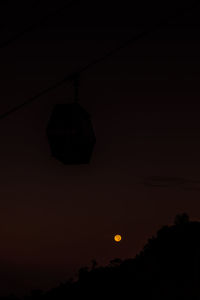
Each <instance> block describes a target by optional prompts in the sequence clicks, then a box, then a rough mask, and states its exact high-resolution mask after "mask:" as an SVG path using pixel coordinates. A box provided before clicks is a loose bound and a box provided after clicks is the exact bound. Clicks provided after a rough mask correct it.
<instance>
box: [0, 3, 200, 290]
mask: <svg viewBox="0 0 200 300" xmlns="http://www.w3.org/2000/svg"><path fill="white" fill-rule="evenodd" d="M8 2H9V1H8ZM16 2H17V1H16ZM28 2H29V3H28V4H27V6H26V7H24V8H23V9H24V10H25V12H26V13H23V12H22V7H23V5H22V4H21V3H20V2H19V3H18V5H16V4H15V5H16V7H15V6H14V7H13V8H11V7H9V6H8V4H9V3H7V4H6V2H5V3H4V4H0V16H1V22H0V25H1V24H2V26H1V32H0V44H2V43H3V42H6V41H7V40H9V39H10V38H12V37H13V36H15V34H16V33H19V32H20V31H21V30H23V29H24V28H27V26H29V24H34V22H36V23H37V22H39V20H41V19H42V18H43V17H44V16H45V15H48V14H51V13H53V12H54V11H56V10H58V9H59V8H61V7H62V6H63V5H64V3H66V2H67V1H51V3H49V2H48V1H41V2H40V1H33V0H32V1H28ZM93 2H95V4H94V3H93ZM107 2H109V1H107ZM160 2H161V1H160ZM160 2H158V1H152V2H151V5H150V4H149V7H147V6H146V7H145V6H144V3H142V1H141V3H140V5H139V4H138V5H136V4H135V9H132V10H131V9H130V7H129V6H130V4H129V3H128V2H127V3H126V1H125V2H123V4H121V5H123V6H122V7H121V6H120V5H119V4H113V3H114V2H112V5H111V2H110V5H106V1H89V0H87V1H77V4H75V5H74V6H72V7H71V8H69V9H63V10H62V9H61V12H60V13H58V14H57V15H55V16H54V17H51V18H50V19H48V20H46V22H45V23H44V24H43V25H42V26H39V27H38V28H37V29H35V30H33V31H32V32H30V33H27V34H24V36H22V37H21V38H20V39H18V40H16V41H14V42H13V43H10V44H9V45H7V46H6V47H4V48H0V53H1V55H0V79H1V88H0V113H4V112H6V111H7V110H9V109H11V108H12V107H13V106H15V105H18V104H20V103H22V102H24V101H26V100H27V99H29V98H30V97H32V96H34V95H35V94H37V93H38V92H40V91H41V90H42V89H44V88H48V87H49V86H51V85H52V84H54V83H55V82H57V81H59V80H60V79H62V78H63V77H65V76H66V75H68V74H70V73H71V72H73V71H75V70H77V69H79V68H82V67H83V66H85V65H87V64H88V63H90V62H91V61H92V60H93V59H96V58H98V57H101V56H102V55H104V54H106V53H107V52H108V51H110V50H112V49H114V48H116V47H118V46H119V45H120V44H122V43H123V42H125V41H126V40H127V39H129V38H131V37H132V36H133V35H134V34H138V33H140V32H142V31H143V30H146V29H148V28H149V27H150V25H151V24H156V23H157V22H159V20H162V18H166V17H168V16H170V15H173V11H176V9H177V8H178V7H180V8H183V7H185V8H187V7H188V9H185V11H184V12H183V13H182V15H180V16H178V17H174V18H171V21H170V22H169V24H168V25H166V26H164V27H162V28H159V29H158V30H156V31H154V32H152V33H150V34H149V35H148V37H145V38H143V39H141V40H140V41H137V42H136V43H133V44H132V45H131V46H129V47H127V48H124V49H123V50H121V51H119V52H118V53H116V54H115V55H113V56H112V57H110V58H108V59H107V60H105V61H104V62H101V63H100V64H97V65H95V66H93V67H92V68H91V69H89V70H88V71H86V72H85V73H83V74H82V75H81V82H80V83H81V85H80V104H81V105H82V106H83V107H84V108H85V109H86V110H87V111H88V112H89V113H90V114H91V118H92V122H93V126H94V130H95V133H96V140H97V141H96V145H95V148H94V152H93V156H92V160H91V163H90V164H89V165H80V166H77V165H76V166H68V165H62V164H61V163H60V162H58V161H57V160H55V159H54V158H53V157H51V153H50V148H49V145H48V142H47V137H46V131H45V130H46V126H47V123H48V120H49V117H50V114H51V111H52V109H53V106H54V104H56V103H68V102H71V101H73V86H72V85H69V84H66V85H63V86H62V87H59V88H58V89H55V90H54V91H52V92H50V93H48V94H46V95H45V96H42V97H41V98H38V99H37V100H36V101H35V102H34V103H32V104H30V105H28V106H26V107H24V108H23V109H21V110H19V111H18V112H16V113H13V114H11V115H9V116H8V117H7V118H5V119H3V120H1V121H0V137H1V145H0V187H1V188H0V195H1V196H0V199H1V201H0V245H1V246H0V266H1V267H0V278H1V286H0V294H4V293H5V294H7V293H8V292H10V291H13V292H16V293H17V292H24V291H25V292H26V291H29V290H30V289H32V288H44V289H46V288H51V287H54V286H56V285H57V284H58V283H59V282H60V281H64V280H67V279H68V278H69V277H74V276H75V275H76V274H77V271H78V269H79V268H80V267H83V266H87V265H88V266H90V265H91V260H92V259H95V260H97V262H98V263H99V264H107V263H109V261H110V260H111V259H114V258H116V257H119V258H130V257H134V256H135V255H136V254H137V253H138V252H139V251H140V250H142V247H143V246H144V245H145V243H146V242H147V240H148V238H150V237H151V236H152V235H154V234H155V233H156V231H157V230H158V229H159V228H160V227H161V226H163V225H166V224H171V223H172V222H173V220H174V217H175V215H176V214H177V213H180V212H187V213H188V214H189V216H190V218H191V219H192V220H199V218H200V201H199V197H200V117H199V116H200V113H199V109H200V104H199V99H200V89H199V77H200V54H199V53H200V34H199V33H200V27H199V26H200V21H199V12H200V7H199V6H198V7H197V8H195V9H189V8H190V7H192V3H194V1H182V2H180V3H181V4H180V3H178V1H169V2H168V5H167V6H165V5H164V4H162V5H161V4H159V3H160ZM159 5H160V6H159ZM144 7H145V8H144ZM14 25H15V26H14ZM117 233H119V234H121V235H122V237H123V239H122V242H121V243H118V244H116V243H115V242H114V240H113V237H114V235H115V234H117Z"/></svg>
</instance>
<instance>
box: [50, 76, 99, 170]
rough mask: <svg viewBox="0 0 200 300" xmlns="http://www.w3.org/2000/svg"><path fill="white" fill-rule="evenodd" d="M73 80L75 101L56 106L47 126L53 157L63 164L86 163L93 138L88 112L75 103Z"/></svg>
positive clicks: (94, 140) (76, 95)
mask: <svg viewBox="0 0 200 300" xmlns="http://www.w3.org/2000/svg"><path fill="white" fill-rule="evenodd" d="M77 89H78V83H77V79H76V80H75V101H74V102H73V103H64V104H56V105H55V107H54V108H53V111H52V114H51V116H50V119H49V122H48V125H47V129H46V132H47V138H48V142H49V145H50V149H51V153H52V156H54V157H55V158H56V159H57V160H59V161H61V162H62V163H63V164H88V163H89V162H90V160H91V156H92V152H93V148H94V145H95V143H96V137H95V133H94V130H93V126H92V122H91V119H90V115H89V113H88V112H87V111H86V110H85V109H84V108H83V107H82V106H81V105H80V104H79V103H78V101H77V100H78V91H77Z"/></svg>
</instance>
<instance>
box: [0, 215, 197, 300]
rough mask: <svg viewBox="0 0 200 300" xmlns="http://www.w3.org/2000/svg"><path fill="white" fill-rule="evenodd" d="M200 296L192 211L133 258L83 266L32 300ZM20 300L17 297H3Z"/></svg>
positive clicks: (178, 216) (181, 217)
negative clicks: (72, 276)
mask: <svg viewBox="0 0 200 300" xmlns="http://www.w3.org/2000/svg"><path fill="white" fill-rule="evenodd" d="M115 297H121V298H122V299H163V300H165V299H195V300H196V299H200V222H194V221H190V220H189V217H188V215H187V214H185V213H184V214H180V215H177V216H176V217H175V221H174V224H173V225H172V226H163V227H162V228H161V229H160V230H158V232H157V234H156V236H153V237H152V238H150V239H149V240H148V242H147V244H146V245H145V246H144V248H143V250H142V251H141V252H140V253H139V254H138V255H136V257H135V258H133V259H126V260H121V259H119V258H116V259H113V260H112V261H110V264H109V265H107V266H106V267H101V266H100V267H98V265H97V263H96V262H95V261H93V262H92V268H88V267H83V268H81V269H80V270H79V276H78V279H77V280H76V281H73V280H70V281H68V282H65V283H61V284H60V285H59V286H58V287H56V288H53V289H51V290H49V291H47V292H43V291H41V290H34V291H32V292H31V293H30V295H28V296H26V297H24V299H27V300H28V299H29V300H37V299H38V300H51V299H55V300H56V299H57V300H60V299H83V298H84V299H114V298H115ZM3 299H4V300H8V299H10V300H11V299H13V300H14V299H17V298H16V297H14V296H10V297H7V298H0V300H3Z"/></svg>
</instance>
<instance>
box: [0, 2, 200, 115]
mask: <svg viewBox="0 0 200 300" xmlns="http://www.w3.org/2000/svg"><path fill="white" fill-rule="evenodd" d="M194 3H195V5H194V6H192V8H191V9H193V8H196V4H197V6H199V5H200V3H199V1H195V2H194ZM183 11H185V9H183ZM187 11H188V9H187ZM177 16H178V15H175V16H172V17H170V18H169V19H166V20H162V21H161V22H159V23H158V24H156V25H154V26H152V28H151V30H148V31H147V30H146V31H144V32H142V33H139V34H138V35H136V36H135V35H134V36H132V37H131V38H130V39H128V40H126V41H125V42H124V43H122V44H121V45H120V46H118V47H116V48H115V49H112V50H111V51H109V52H107V53H106V54H105V55H103V56H101V57H99V58H97V59H94V60H93V61H91V62H90V63H89V64H87V65H86V66H84V67H82V68H81V69H79V70H77V71H75V72H73V73H71V74H69V75H67V76H66V77H64V78H63V79H61V80H59V81H58V82H57V83H55V84H54V85H52V86H50V87H48V88H46V89H43V90H42V91H41V92H39V93H38V94H36V95H35V96H33V97H31V98H29V99H28V100H26V101H25V102H23V103H21V104H19V105H17V106H15V107H13V108H11V109H10V110H8V111H7V112H5V113H3V114H1V115H0V120H2V119H4V118H6V117H7V116H9V115H10V114H12V113H14V112H16V111H18V110H20V109H21V108H23V107H24V106H26V105H28V104H31V103H32V102H34V101H36V100H37V99H38V98H40V97H41V96H43V95H45V94H47V93H48V92H50V91H52V90H54V89H56V88H58V87H60V86H62V85H63V84H64V83H66V82H68V83H71V82H72V81H74V78H75V77H76V76H77V74H79V75H80V74H81V73H83V72H85V71H87V70H88V69H90V68H91V67H93V66H94V65H96V64H98V63H100V62H102V61H104V60H105V59H107V58H109V57H111V56H112V55H113V54H115V53H117V52H119V51H120V50H122V49H124V48H126V47H128V46H130V45H131V44H133V43H134V42H136V41H138V40H139V39H141V38H144V37H146V36H148V35H149V34H151V33H153V32H154V31H155V30H156V29H158V28H160V27H162V26H165V25H167V24H168V23H169V21H170V20H171V19H172V18H173V17H177Z"/></svg>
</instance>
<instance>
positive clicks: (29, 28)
mask: <svg viewBox="0 0 200 300" xmlns="http://www.w3.org/2000/svg"><path fill="white" fill-rule="evenodd" d="M78 2H80V0H72V1H70V2H68V3H67V4H66V5H64V6H62V7H61V8H59V9H58V10H56V11H54V12H53V13H51V14H49V15H47V16H45V17H44V18H43V19H42V20H40V21H38V23H37V24H33V25H30V26H28V27H27V28H25V29H24V30H23V31H20V32H19V33H17V34H16V35H15V36H14V37H11V38H10V39H8V40H6V41H5V42H3V43H0V48H5V47H7V46H9V45H10V44H12V43H13V42H15V41H17V40H19V39H20V38H21V37H23V36H24V35H26V34H27V33H31V32H33V31H34V30H36V29H37V28H39V27H41V26H42V25H43V24H44V23H45V22H46V21H47V20H48V19H49V18H52V17H54V16H56V15H57V14H59V13H60V12H62V11H63V10H64V9H66V8H71V7H73V6H74V5H76V4H77V3H78Z"/></svg>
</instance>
